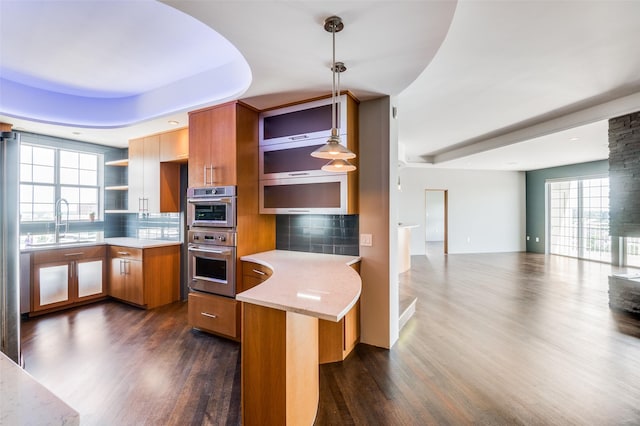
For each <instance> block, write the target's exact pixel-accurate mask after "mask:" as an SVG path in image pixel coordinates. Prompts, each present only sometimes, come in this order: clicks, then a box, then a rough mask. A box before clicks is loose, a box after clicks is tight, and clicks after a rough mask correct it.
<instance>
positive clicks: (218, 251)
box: [189, 247, 232, 256]
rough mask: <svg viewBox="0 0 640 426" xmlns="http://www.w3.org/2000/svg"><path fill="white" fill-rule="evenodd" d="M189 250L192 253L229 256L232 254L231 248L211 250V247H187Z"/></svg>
mask: <svg viewBox="0 0 640 426" xmlns="http://www.w3.org/2000/svg"><path fill="white" fill-rule="evenodd" d="M189 251H191V252H194V253H212V254H224V255H227V256H230V255H231V254H232V252H231V250H212V249H202V248H198V247H189Z"/></svg>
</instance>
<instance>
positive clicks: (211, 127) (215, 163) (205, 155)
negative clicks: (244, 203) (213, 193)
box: [189, 102, 257, 187]
mask: <svg viewBox="0 0 640 426" xmlns="http://www.w3.org/2000/svg"><path fill="white" fill-rule="evenodd" d="M246 140H257V114H256V113H255V112H254V111H252V110H250V109H249V108H247V107H246V106H245V105H243V104H241V103H238V102H231V103H226V104H223V105H217V106H215V107H212V108H208V109H205V110H199V111H195V112H192V113H190V114H189V159H190V161H189V186H190V187H196V186H210V185H215V186H225V185H237V183H238V180H237V176H238V166H239V165H240V166H241V167H242V168H243V169H247V168H249V167H254V168H255V169H257V163H256V164H241V163H240V161H239V159H240V157H239V156H238V150H237V147H238V146H240V145H242V144H243V141H246Z"/></svg>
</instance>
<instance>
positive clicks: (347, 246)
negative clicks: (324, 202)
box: [276, 215, 359, 256]
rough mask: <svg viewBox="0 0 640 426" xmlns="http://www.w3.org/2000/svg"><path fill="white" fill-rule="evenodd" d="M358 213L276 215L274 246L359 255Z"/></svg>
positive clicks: (282, 248) (281, 248)
mask: <svg viewBox="0 0 640 426" xmlns="http://www.w3.org/2000/svg"><path fill="white" fill-rule="evenodd" d="M358 235H359V229H358V215H277V216H276V248H277V249H278V250H291V251H306V252H312V253H324V254H344V255H351V256H357V255H359V245H358V240H359V239H358Z"/></svg>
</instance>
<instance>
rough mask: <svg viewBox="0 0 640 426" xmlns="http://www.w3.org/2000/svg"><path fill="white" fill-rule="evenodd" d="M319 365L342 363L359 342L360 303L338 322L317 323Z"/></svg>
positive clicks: (320, 321)
mask: <svg viewBox="0 0 640 426" xmlns="http://www.w3.org/2000/svg"><path fill="white" fill-rule="evenodd" d="M318 339H319V343H318V350H319V361H320V364H327V363H329V362H337V361H343V360H344V359H345V358H346V357H347V355H349V354H350V353H351V351H352V350H353V348H355V347H356V345H357V344H358V342H359V341H360V301H359V300H358V301H357V302H356V304H355V305H354V306H353V308H351V310H350V311H349V312H347V314H346V315H345V316H344V318H342V319H341V320H340V321H338V322H333V321H325V320H319V321H318Z"/></svg>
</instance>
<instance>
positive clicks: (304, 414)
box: [242, 303, 319, 426]
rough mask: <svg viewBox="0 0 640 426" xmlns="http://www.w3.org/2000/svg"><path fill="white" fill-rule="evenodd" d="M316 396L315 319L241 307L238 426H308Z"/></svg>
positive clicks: (311, 419)
mask: <svg viewBox="0 0 640 426" xmlns="http://www.w3.org/2000/svg"><path fill="white" fill-rule="evenodd" d="M318 396H319V367H318V319H317V318H314V317H310V316H306V315H301V314H297V313H294V312H286V311H281V310H278V309H271V308H265V307H262V306H258V305H253V304H250V303H243V324H242V423H243V424H244V425H246V426H252V425H312V424H313V422H314V420H315V417H316V413H317V410H318Z"/></svg>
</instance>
